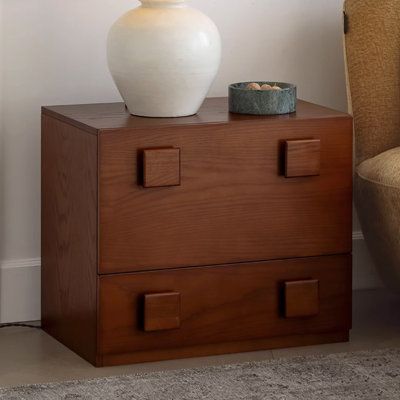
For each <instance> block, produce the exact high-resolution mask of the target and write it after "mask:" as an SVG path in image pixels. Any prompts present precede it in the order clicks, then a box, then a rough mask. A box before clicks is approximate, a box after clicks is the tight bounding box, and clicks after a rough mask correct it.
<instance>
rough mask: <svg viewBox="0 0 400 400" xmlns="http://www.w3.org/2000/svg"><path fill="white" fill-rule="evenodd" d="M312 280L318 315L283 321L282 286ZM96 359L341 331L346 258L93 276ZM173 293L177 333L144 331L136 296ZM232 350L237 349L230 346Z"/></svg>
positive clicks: (347, 302) (345, 318)
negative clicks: (97, 324)
mask: <svg viewBox="0 0 400 400" xmlns="http://www.w3.org/2000/svg"><path fill="white" fill-rule="evenodd" d="M308 278H312V279H317V280H319V282H320V312H319V314H318V315H317V316H315V317H313V318H307V319H303V318H299V319H285V317H284V314H283V312H284V311H283V310H284V309H283V307H284V298H283V290H284V287H283V283H284V282H286V281H290V280H304V279H308ZM99 279H100V282H99V290H100V291H99V296H100V297H99V301H100V303H99V307H100V308H99V311H100V314H99V321H100V327H99V328H100V337H101V342H100V343H99V352H100V353H101V355H102V356H106V355H115V354H130V353H134V352H147V351H148V352H151V351H156V350H160V351H164V350H166V349H170V352H171V353H173V351H172V349H177V348H182V347H192V346H200V345H210V344H216V343H226V342H241V341H248V340H253V339H254V340H257V339H265V338H268V337H276V336H288V335H299V334H305V335H306V334H317V333H318V334H319V333H328V332H331V333H332V332H338V331H342V332H343V331H345V330H348V329H349V328H350V325H351V307H350V306H351V257H350V256H330V257H316V258H309V259H296V260H284V261H271V262H265V263H248V264H246V263H245V264H237V265H225V266H214V267H197V268H183V269H175V270H163V271H151V272H144V273H134V274H120V275H110V276H101V277H100V278H99ZM166 291H175V292H179V293H180V296H181V312H180V328H179V329H175V330H169V331H163V332H145V331H144V330H143V328H141V326H142V320H141V319H142V315H141V312H140V309H141V307H142V306H141V301H142V300H141V299H142V298H143V295H144V294H146V293H148V292H154V293H157V292H166ZM238 348H239V349H240V346H239V347H238Z"/></svg>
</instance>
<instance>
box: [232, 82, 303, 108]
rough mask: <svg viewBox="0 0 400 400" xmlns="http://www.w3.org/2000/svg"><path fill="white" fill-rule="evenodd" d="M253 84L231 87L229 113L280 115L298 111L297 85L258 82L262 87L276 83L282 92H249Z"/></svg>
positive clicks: (243, 83) (242, 83)
mask: <svg viewBox="0 0 400 400" xmlns="http://www.w3.org/2000/svg"><path fill="white" fill-rule="evenodd" d="M249 83H252V82H240V83H233V84H232V85H230V86H229V111H230V112H232V113H237V114H252V115H278V114H289V113H292V112H295V111H296V103H297V88H296V85H293V84H291V83H283V82H256V83H258V84H259V85H260V86H261V85H263V84H264V83H268V84H269V85H271V86H273V85H275V83H276V84H277V85H278V86H279V87H280V88H281V89H282V90H249V89H246V86H247V85H248V84H249Z"/></svg>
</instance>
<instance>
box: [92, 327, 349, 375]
mask: <svg viewBox="0 0 400 400" xmlns="http://www.w3.org/2000/svg"><path fill="white" fill-rule="evenodd" d="M348 341H349V331H348V330H347V329H346V330H344V331H339V332H329V333H318V334H302V335H290V336H277V337H269V338H265V339H251V340H242V341H240V342H224V343H213V344H206V345H198V346H189V347H181V348H175V349H156V350H144V351H135V352H134V353H120V354H105V355H103V356H99V358H98V363H97V366H98V367H106V366H115V365H123V364H134V363H142V362H152V361H160V360H171V359H176V358H190V357H203V356H209V355H218V354H229V353H242V352H247V351H258V350H268V349H279V348H287V347H298V346H310V345H318V344H325V343H338V342H348Z"/></svg>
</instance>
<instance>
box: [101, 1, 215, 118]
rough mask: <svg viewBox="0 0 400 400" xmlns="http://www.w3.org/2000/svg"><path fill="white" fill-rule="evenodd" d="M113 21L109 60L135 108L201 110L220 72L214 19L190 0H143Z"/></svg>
mask: <svg viewBox="0 0 400 400" xmlns="http://www.w3.org/2000/svg"><path fill="white" fill-rule="evenodd" d="M141 3H142V5H141V6H140V7H138V8H135V9H133V10H131V11H129V12H127V13H126V14H125V15H123V16H122V17H121V18H120V19H118V20H117V21H116V22H115V24H114V25H113V26H112V28H111V30H110V33H109V36H108V64H109V68H110V71H111V74H112V76H113V78H114V81H115V84H116V85H117V87H118V90H119V91H120V93H121V96H122V98H123V99H124V101H125V104H126V106H127V107H128V110H129V112H130V113H131V114H134V115H139V116H145V117H182V116H187V115H193V114H196V113H197V111H198V110H199V108H200V106H201V104H202V103H203V101H204V99H205V97H206V95H207V93H208V91H209V89H210V86H211V84H212V82H213V80H214V78H215V76H216V74H217V72H218V68H219V65H220V59H221V39H220V35H219V32H218V29H217V27H216V26H215V24H214V23H213V22H212V21H211V20H210V19H209V18H208V17H207V16H206V15H204V14H203V13H201V12H200V11H198V10H195V9H193V8H190V7H188V6H187V5H186V4H185V0H141Z"/></svg>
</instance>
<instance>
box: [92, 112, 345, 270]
mask: <svg viewBox="0 0 400 400" xmlns="http://www.w3.org/2000/svg"><path fill="white" fill-rule="evenodd" d="M305 132H307V134H309V135H312V136H313V137H315V138H318V140H320V141H321V170H320V176H315V177H308V178H307V179H304V178H292V179H286V178H285V176H284V172H283V171H282V170H281V164H282V162H283V161H284V160H283V159H284V148H283V146H284V143H285V141H286V140H288V139H296V138H298V139H301V138H304V135H305ZM99 146H100V147H99V148H100V171H99V173H100V176H99V187H100V199H99V204H100V209H99V217H100V238H99V240H100V242H99V245H100V264H99V268H100V269H99V271H100V273H102V274H103V273H120V272H130V271H139V270H151V269H159V268H175V267H185V266H201V265H211V264H224V263H232V262H244V261H248V260H252V261H256V260H269V259H281V258H293V257H308V256H316V255H325V254H327V255H329V254H340V253H348V252H350V251H351V220H352V205H351V204H352V201H351V199H352V122H351V118H336V119H320V120H318V119H315V120H310V121H296V119H293V118H292V119H288V120H284V119H278V120H275V119H272V120H270V121H269V120H265V119H261V120H254V121H251V122H249V121H245V122H241V123H237V124H232V125H226V124H222V125H204V126H183V127H182V126H180V127H174V128H168V127H167V128H154V129H152V130H151V131H149V130H136V131H135V132H134V133H132V132H131V131H128V130H124V131H118V132H112V133H111V132H104V133H103V134H101V135H100V136H99ZM165 146H172V147H176V148H180V149H181V185H180V186H179V187H165V188H154V189H151V190H147V189H144V188H143V187H142V185H141V183H140V180H137V178H136V177H137V176H138V175H139V176H140V173H139V172H138V170H135V166H136V165H138V163H139V164H140V159H138V154H140V151H141V149H146V148H151V147H154V148H157V147H165Z"/></svg>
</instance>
